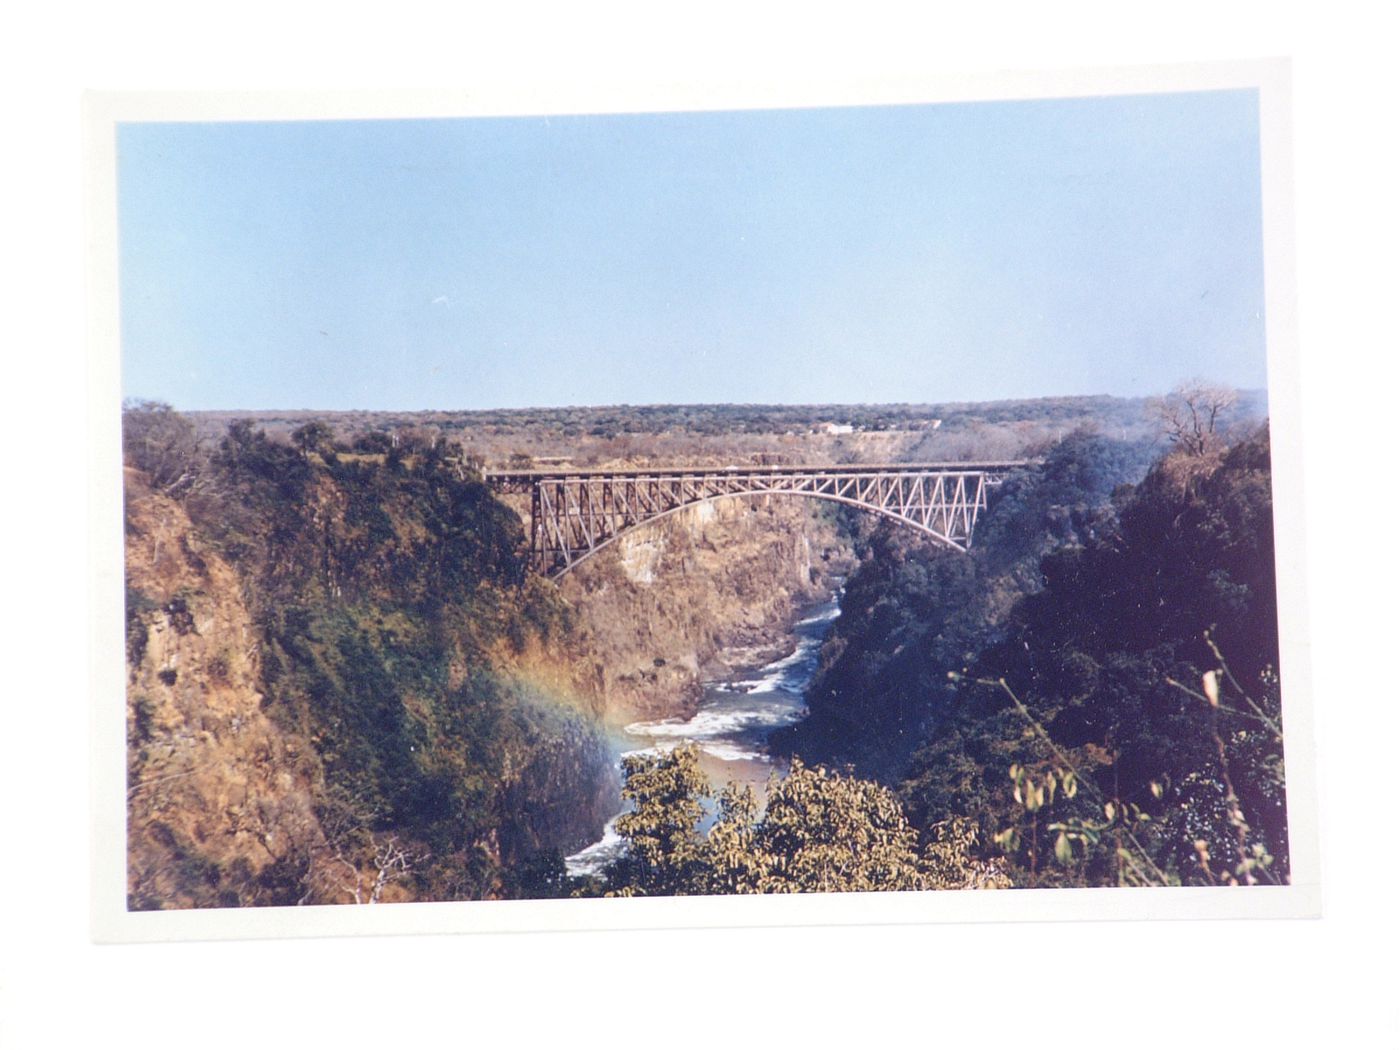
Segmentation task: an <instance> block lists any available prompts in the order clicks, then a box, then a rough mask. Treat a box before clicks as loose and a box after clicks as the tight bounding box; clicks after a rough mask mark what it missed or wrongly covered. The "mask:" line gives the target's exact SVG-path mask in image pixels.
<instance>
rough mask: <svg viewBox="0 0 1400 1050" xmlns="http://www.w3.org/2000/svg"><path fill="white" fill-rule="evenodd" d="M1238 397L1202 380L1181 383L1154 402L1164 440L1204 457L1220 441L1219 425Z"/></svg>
mask: <svg viewBox="0 0 1400 1050" xmlns="http://www.w3.org/2000/svg"><path fill="white" fill-rule="evenodd" d="M1238 401H1239V395H1238V394H1237V393H1236V392H1235V391H1234V390H1231V389H1230V388H1229V387H1226V386H1216V385H1214V384H1211V383H1207V382H1205V381H1204V380H1202V379H1192V380H1189V381H1188V382H1185V383H1182V384H1181V385H1180V386H1178V387H1177V388H1176V389H1175V390H1173V391H1172V392H1171V393H1170V394H1168V395H1167V396H1166V397H1164V398H1159V399H1157V400H1156V401H1154V402H1153V407H1154V408H1155V410H1156V414H1157V418H1158V421H1159V422H1160V424H1161V426H1162V428H1163V430H1164V431H1165V432H1166V436H1167V440H1168V441H1170V442H1171V443H1172V444H1173V445H1175V446H1176V447H1177V448H1179V449H1180V450H1182V451H1183V452H1185V453H1186V454H1187V455H1191V456H1204V455H1205V454H1206V453H1207V452H1211V451H1214V450H1216V449H1218V448H1219V447H1220V446H1221V444H1222V442H1223V434H1222V433H1221V431H1222V430H1223V427H1222V424H1223V423H1224V421H1225V420H1224V418H1223V417H1225V416H1226V415H1227V413H1228V412H1229V411H1230V409H1232V408H1234V407H1235V404H1236V403H1237V402H1238Z"/></svg>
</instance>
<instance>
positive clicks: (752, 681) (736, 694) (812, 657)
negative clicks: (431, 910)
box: [564, 595, 840, 876]
mask: <svg viewBox="0 0 1400 1050" xmlns="http://www.w3.org/2000/svg"><path fill="white" fill-rule="evenodd" d="M839 612H840V599H839V595H835V596H833V597H832V598H831V599H829V600H828V601H825V602H822V603H821V604H819V605H816V606H811V607H809V608H808V609H807V610H806V614H805V615H804V617H803V618H802V619H800V620H798V621H797V623H795V624H793V627H792V631H791V634H792V650H791V652H789V653H788V655H786V656H784V657H783V658H782V659H780V660H774V661H773V662H771V663H768V664H764V665H763V666H762V667H758V668H755V669H752V670H749V671H740V672H736V673H735V674H732V675H729V676H726V677H724V678H720V679H716V680H713V681H706V682H703V683H701V684H702V685H703V687H704V696H703V698H702V699H701V701H700V706H699V708H698V709H697V710H696V712H695V714H694V715H693V716H692V717H691V718H688V719H679V718H666V719H662V720H661V721H658V722H634V723H633V724H631V725H629V726H627V728H626V729H625V730H624V737H623V745H622V747H621V748H620V751H621V755H620V756H619V761H621V758H622V757H625V756H626V755H629V754H662V753H664V752H666V751H669V750H670V749H671V748H674V747H677V746H679V745H681V744H686V743H693V744H696V745H697V746H699V748H700V764H701V767H702V768H703V769H704V771H705V774H706V775H707V776H708V777H709V778H710V784H711V785H712V787H713V788H714V790H715V791H716V792H718V790H719V789H720V788H721V787H723V786H724V784H726V783H728V782H730V781H735V782H738V783H741V784H749V785H751V786H752V787H753V788H754V791H755V794H757V795H758V797H759V799H760V800H761V799H762V798H763V789H764V786H765V785H766V784H767V782H768V777H769V775H770V774H772V773H774V772H777V773H780V774H781V773H785V772H786V771H787V764H786V763H785V762H784V761H783V760H782V759H780V758H776V757H774V756H770V755H769V754H768V751H767V746H766V745H767V740H768V735H769V734H770V733H772V732H773V730H775V729H777V728H779V727H780V726H786V725H792V724H793V723H794V722H797V721H800V720H801V719H802V718H803V717H804V716H805V715H806V714H807V706H806V703H805V702H804V700H803V696H804V695H805V693H806V691H807V685H808V683H810V682H811V680H812V677H813V676H814V675H815V674H816V671H817V653H818V650H820V649H821V644H822V640H823V639H824V638H825V637H826V634H827V632H828V631H829V630H830V629H831V625H832V623H833V622H834V621H835V619H836V617H837V614H838V613H839ZM625 812H626V810H625V809H624V810H623V811H622V812H621V813H618V815H617V816H621V815H622V813H625ZM616 820H617V817H614V818H613V819H612V820H610V821H608V823H607V826H606V827H605V828H604V829H603V837H602V838H601V839H599V840H598V841H597V842H595V843H593V844H592V845H590V846H587V847H585V848H584V849H581V850H579V852H577V853H575V854H572V855H571V856H569V857H566V858H565V860H564V863H565V866H566V867H567V869H568V872H569V874H570V875H573V876H582V875H596V874H600V873H601V872H602V871H603V869H604V868H606V867H607V866H608V864H610V863H611V862H612V861H614V860H616V859H617V858H618V857H619V856H620V855H621V854H622V852H623V850H624V849H625V848H626V846H625V843H624V841H623V839H622V837H621V836H620V835H619V834H618V833H617V830H616V828H615V827H614V825H615V823H616ZM707 820H708V818H707Z"/></svg>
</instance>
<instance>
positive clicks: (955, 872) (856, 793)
mask: <svg viewBox="0 0 1400 1050" xmlns="http://www.w3.org/2000/svg"><path fill="white" fill-rule="evenodd" d="M624 772H625V774H626V777H627V780H626V783H625V786H624V788H623V795H624V797H625V798H627V799H628V800H629V801H631V802H632V803H633V804H634V806H635V809H634V810H633V812H631V813H628V814H626V815H625V816H623V817H621V818H619V819H618V822H617V830H618V832H619V833H620V834H621V835H622V836H623V837H624V838H625V839H626V840H627V844H628V852H627V854H626V855H625V856H624V857H623V858H622V860H620V861H619V862H618V863H616V864H615V865H614V866H613V868H612V869H611V870H610V871H609V873H608V881H609V883H610V884H611V886H612V887H613V888H612V889H611V890H610V891H609V893H610V895H612V896H634V895H657V894H670V895H680V894H717V893H836V892H850V891H870V890H922V889H945V888H959V889H970V888H982V887H995V886H1004V885H1007V884H1008V882H1007V880H1006V879H1005V876H1004V875H1002V874H1001V872H1000V869H999V867H998V865H996V864H995V863H993V864H987V863H984V862H979V861H977V860H975V859H974V858H973V857H972V856H971V853H970V849H971V847H972V846H973V845H975V843H976V832H975V829H972V828H971V827H970V825H969V824H968V823H967V822H963V823H961V824H956V825H952V824H950V825H948V826H946V827H939V828H935V829H933V833H932V836H931V842H930V843H929V847H928V849H927V850H926V851H925V852H924V853H923V854H921V853H920V850H919V835H918V833H917V831H916V830H915V829H914V828H913V827H912V826H911V825H910V824H909V822H908V820H907V819H906V818H905V816H904V811H903V809H902V808H901V807H900V803H899V799H898V798H897V797H896V796H895V794H894V793H893V792H892V791H890V790H889V789H888V788H885V787H883V786H881V785H879V784H876V783H874V782H873V781H869V780H860V779H858V778H856V777H854V776H850V775H847V774H843V773H835V772H831V771H830V770H827V769H824V768H823V767H821V766H815V767H809V766H806V765H804V764H803V762H802V760H801V759H798V758H794V759H793V761H792V767H791V769H790V770H789V771H788V773H787V774H786V775H785V776H781V777H780V776H777V775H776V774H775V775H774V776H773V778H772V779H771V780H770V781H769V784H768V791H767V796H768V797H767V802H766V805H765V806H764V808H763V810H762V812H761V813H760V811H759V806H758V803H757V800H756V799H755V798H754V794H753V791H752V790H751V789H750V788H748V787H742V788H741V787H737V786H735V785H733V784H730V785H728V786H727V787H726V788H725V789H724V791H723V792H722V793H721V794H720V797H719V803H718V807H719V813H718V819H717V820H716V822H715V824H714V826H713V828H711V829H710V832H709V834H708V835H702V834H701V833H700V831H699V828H698V825H699V822H700V819H701V815H702V813H703V811H704V807H703V804H702V799H703V798H704V795H705V792H706V789H707V784H706V781H705V776H704V773H703V772H702V771H701V769H700V759H699V751H698V750H697V749H696V748H695V746H694V745H686V746H684V747H678V748H676V749H674V750H673V751H670V752H668V753H667V754H665V755H660V756H647V755H639V756H631V757H629V758H628V759H627V760H626V761H625V763H624Z"/></svg>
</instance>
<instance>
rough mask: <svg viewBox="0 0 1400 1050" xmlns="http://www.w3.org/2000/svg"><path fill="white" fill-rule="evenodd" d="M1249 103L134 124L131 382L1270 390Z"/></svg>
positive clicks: (416, 388)
mask: <svg viewBox="0 0 1400 1050" xmlns="http://www.w3.org/2000/svg"><path fill="white" fill-rule="evenodd" d="M1257 113H1258V107H1257V96H1256V95H1255V93H1254V92H1253V91H1229V92H1208V93H1192V94H1177V95H1161V96H1137V97H1122V98H1103V99H1077V100H1041V101H1033V102H992V103H973V104H947V105H931V106H899V107H879V108H849V109H818V110H805V111H765V112H743V113H705V114H661V115H627V116H582V117H551V118H547V119H546V118H509V119H504V118H494V119H469V120H422V121H348V122H285V123H202V124H125V125H122V126H121V127H120V128H119V129H118V207H119V232H120V268H121V311H122V325H121V336H122V352H123V384H124V393H125V395H126V396H128V397H144V398H155V399H159V400H165V401H169V402H171V403H172V404H174V405H175V406H176V407H177V408H184V409H203V408H245V409H260V408H284V409H292V408H310V409H343V408H370V409H374V408H386V409H428V408H441V409H457V408H490V407H522V406H545V405H584V404H615V403H624V402H625V403H632V404H643V403H662V402H724V401H734V402H762V403H768V402H776V403H796V402H887V401H955V400H984V399H992V398H1009V397H1036V396H1042V395H1059V394H1088V393H1111V394H1152V393H1160V392H1163V391H1165V390H1167V389H1169V388H1170V387H1172V386H1173V385H1175V384H1176V383H1177V382H1179V381H1180V380H1182V379H1185V378H1188V377H1192V376H1203V377H1206V378H1208V379H1212V380H1215V381H1219V382H1225V383H1229V384H1232V385H1238V386H1245V387H1262V386H1264V385H1265V374H1264V318H1263V261H1262V245H1261V225H1260V223H1261V220H1260V200H1259V154H1258V120H1257Z"/></svg>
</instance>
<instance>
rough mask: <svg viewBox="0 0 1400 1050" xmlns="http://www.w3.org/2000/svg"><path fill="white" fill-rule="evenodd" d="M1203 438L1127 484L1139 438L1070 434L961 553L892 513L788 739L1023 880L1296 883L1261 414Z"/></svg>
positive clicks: (1006, 492) (868, 552) (1009, 493)
mask: <svg viewBox="0 0 1400 1050" xmlns="http://www.w3.org/2000/svg"><path fill="white" fill-rule="evenodd" d="M1189 437H1190V440H1189V441H1181V442H1178V443H1176V449H1177V450H1176V451H1173V452H1172V453H1170V454H1168V455H1167V456H1165V457H1163V458H1162V459H1160V460H1158V461H1157V462H1155V463H1154V464H1153V465H1152V467H1151V469H1150V470H1149V471H1148V473H1147V475H1146V477H1145V478H1144V479H1143V480H1142V481H1141V483H1140V484H1137V485H1136V486H1133V485H1129V484H1127V483H1126V481H1127V479H1128V478H1129V477H1131V475H1132V473H1133V472H1134V470H1135V469H1139V468H1138V467H1137V465H1138V464H1139V463H1141V462H1142V460H1143V457H1142V451H1143V450H1142V449H1134V448H1131V447H1125V446H1123V445H1122V444H1121V443H1116V442H1111V441H1107V440H1105V439H1103V438H1101V437H1097V436H1094V435H1091V434H1086V433H1080V434H1074V435H1070V436H1069V437H1067V438H1065V439H1063V440H1062V441H1060V442H1059V443H1057V444H1056V446H1054V447H1053V448H1052V449H1050V450H1049V451H1048V453H1047V455H1046V461H1045V467H1044V470H1043V471H1042V472H1039V473H1036V474H1030V473H1028V474H1026V475H1024V476H1022V477H1018V478H1012V479H1010V480H1009V481H1008V483H1007V485H1006V486H1005V487H1004V489H1003V491H1002V492H1001V493H1000V494H999V495H998V496H997V497H996V499H995V501H994V503H993V505H992V506H991V507H990V508H989V511H988V513H987V515H986V517H985V519H984V520H983V522H981V523H979V531H978V537H977V543H976V544H975V545H974V550H973V553H972V555H971V556H970V557H968V556H963V555H958V554H954V553H951V552H950V553H943V552H936V551H930V550H928V549H927V548H920V547H918V546H916V545H914V544H910V543H907V542H906V541H904V539H903V538H902V537H900V536H898V535H897V534H894V533H891V532H886V531H877V532H876V533H875V534H874V535H873V536H871V537H869V538H868V540H867V541H866V545H865V551H864V553H865V556H866V560H865V562H864V563H863V565H862V566H861V568H860V569H859V571H858V572H857V573H856V574H855V575H854V576H853V578H852V579H851V580H850V582H849V585H848V589H847V593H846V596H845V600H844V601H843V606H842V608H843V615H842V618H841V620H840V621H839V622H838V624H837V627H836V630H835V631H834V632H833V634H832V636H831V637H830V638H829V639H828V642H827V645H826V647H825V648H824V651H823V669H822V671H821V673H820V675H819V677H818V679H817V681H816V682H814V684H813V687H812V689H811V692H810V694H809V703H810V706H811V708H812V715H811V716H810V718H809V719H807V720H806V721H805V722H804V723H802V724H800V725H798V726H797V727H794V729H792V730H790V731H788V732H787V733H785V734H781V735H780V736H779V738H778V741H777V743H778V745H779V746H780V747H781V748H783V749H784V750H786V751H788V752H794V753H800V754H803V755H804V756H807V757H809V758H811V759H819V760H821V761H826V762H838V763H840V762H850V763H853V764H854V766H855V768H856V769H857V771H859V772H861V773H863V774H864V775H869V776H874V777H877V778H878V779H880V780H881V781H882V782H884V783H886V784H888V785H890V786H891V787H893V788H895V789H896V790H897V791H898V792H899V794H900V797H901V799H902V801H903V802H904V805H905V807H906V812H907V813H908V815H909V818H910V820H911V822H912V823H914V824H915V825H916V826H924V827H926V826H929V825H931V824H936V823H939V822H942V821H946V820H949V819H952V818H964V819H968V820H971V821H972V822H973V823H974V824H975V826H976V827H977V828H978V830H979V831H980V833H981V834H980V841H981V843H982V844H983V850H984V856H987V857H991V856H998V855H999V856H1004V857H1005V858H1006V859H1007V860H1008V861H1009V863H1010V864H1011V872H1012V875H1013V877H1014V878H1015V880H1016V881H1017V884H1018V885H1105V884H1107V885H1117V884H1135V883H1144V884H1168V883H1178V882H1186V883H1191V882H1208V883H1213V884H1214V883H1230V882H1245V883H1248V882H1257V881H1268V880H1275V879H1278V880H1281V879H1286V878H1287V871H1288V861H1287V828H1286V820H1285V799H1284V789H1283V781H1284V778H1283V750H1282V731H1281V723H1280V696H1279V679H1278V660H1279V654H1278V638H1277V608H1276V606H1275V591H1274V576H1273V571H1274V570H1273V532H1272V500H1271V491H1270V468H1269V443H1268V432H1267V429H1265V428H1260V429H1259V430H1257V431H1256V432H1255V433H1253V434H1252V435H1250V436H1248V437H1246V438H1244V439H1243V440H1239V441H1237V442H1236V444H1235V445H1234V446H1233V447H1230V448H1228V449H1227V448H1226V447H1225V440H1224V438H1223V437H1222V435H1221V434H1220V433H1218V432H1217V431H1214V430H1212V429H1210V428H1205V427H1203V428H1200V429H1194V428H1193V429H1191V430H1190V431H1189ZM992 846H995V847H997V849H996V851H995V852H994V851H993V850H992V849H991V847H992Z"/></svg>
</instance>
